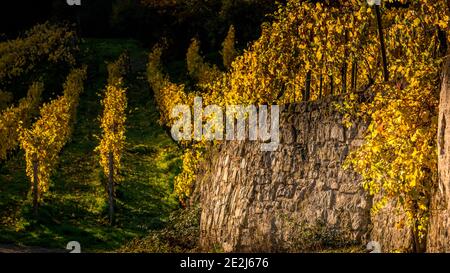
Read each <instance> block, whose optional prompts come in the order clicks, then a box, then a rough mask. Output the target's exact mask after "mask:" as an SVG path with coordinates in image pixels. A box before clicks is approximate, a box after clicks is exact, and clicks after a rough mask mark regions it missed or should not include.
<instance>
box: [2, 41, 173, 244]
mask: <svg viewBox="0 0 450 273" xmlns="http://www.w3.org/2000/svg"><path fill="white" fill-rule="evenodd" d="M125 49H127V50H128V51H129V52H130V56H131V62H132V74H131V75H130V77H129V83H128V87H129V90H128V93H127V96H128V101H129V105H128V111H129V113H128V117H127V118H128V119H127V135H126V137H127V144H126V149H125V150H126V151H125V154H124V157H123V168H122V170H121V172H120V181H119V185H118V186H117V191H116V194H117V215H116V217H117V225H116V226H114V227H110V226H109V225H108V221H107V193H106V191H105V185H106V179H105V177H104V175H103V174H102V171H101V168H100V166H99V164H98V154H97V153H96V152H94V149H95V147H96V146H97V145H98V137H97V136H98V135H99V134H100V128H99V121H98V116H99V115H100V113H101V106H100V99H101V96H102V93H103V87H104V85H105V83H106V77H107V72H106V64H105V61H112V60H114V59H115V58H117V57H118V56H119V55H120V53H122V52H123V51H124V50H125ZM83 51H84V52H85V56H86V57H85V58H84V62H85V63H88V64H89V73H88V74H89V78H88V82H87V86H86V90H85V92H84V94H82V97H81V101H80V106H79V109H78V121H77V123H76V126H75V130H74V134H73V136H72V141H71V142H70V143H69V144H68V145H67V146H66V147H65V149H64V150H63V152H62V154H61V156H60V164H59V166H58V169H57V170H56V172H55V175H54V176H53V178H52V185H51V187H50V191H49V193H48V194H47V195H46V196H45V202H44V204H43V206H42V207H41V208H40V215H39V219H38V220H34V219H33V217H32V213H31V206H30V202H29V201H27V200H30V198H27V195H28V190H29V183H30V182H29V180H28V179H27V177H26V175H25V162H24V155H23V152H21V151H18V152H17V153H15V154H14V155H13V156H12V157H11V158H10V159H9V160H8V161H6V162H3V163H0V181H1V183H0V193H1V194H0V243H3V244H8V243H11V244H23V245H36V246H41V247H48V248H65V246H66V244H67V242H69V241H79V242H80V243H81V246H82V249H83V251H105V250H106V251H111V250H114V249H117V248H119V247H120V246H122V245H123V244H124V243H125V242H127V241H129V240H131V239H132V238H135V237H137V236H143V235H145V234H148V232H149V231H151V230H155V229H159V228H161V227H163V226H164V223H165V222H166V221H167V220H168V217H169V215H170V213H171V212H172V211H173V210H175V209H177V208H178V202H177V199H176V197H175V196H174V195H173V193H172V191H173V184H172V182H173V177H174V176H175V175H176V174H177V172H178V171H179V168H180V164H181V159H180V156H181V151H180V150H179V148H178V147H177V145H176V144H175V143H174V142H173V141H172V140H171V139H170V137H169V136H168V135H167V134H166V132H165V131H164V129H163V128H162V127H160V125H159V124H158V123H157V119H158V112H157V110H156V108H155V103H154V101H153V96H152V93H151V91H150V90H149V88H148V85H147V82H146V80H145V77H144V73H145V63H146V60H147V58H146V52H145V50H144V49H143V48H142V47H141V46H140V45H139V44H138V43H137V42H135V41H132V40H100V39H95V40H94V39H93V40H86V41H84V43H83Z"/></svg>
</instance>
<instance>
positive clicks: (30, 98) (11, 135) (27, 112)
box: [0, 82, 44, 160]
mask: <svg viewBox="0 0 450 273" xmlns="http://www.w3.org/2000/svg"><path fill="white" fill-rule="evenodd" d="M43 90H44V84H43V83H41V82H35V83H33V84H31V85H30V88H29V90H28V95H27V97H26V98H23V99H21V100H20V101H19V103H18V105H17V106H11V107H9V108H7V109H5V110H4V111H3V112H2V114H1V116H0V160H4V159H6V157H7V156H8V152H10V151H12V150H14V149H15V148H17V146H18V145H19V132H18V131H17V129H18V128H19V124H20V125H21V126H22V127H28V126H29V125H30V122H31V118H32V117H33V116H34V115H35V114H36V111H37V109H38V108H39V103H40V101H41V94H42V92H43Z"/></svg>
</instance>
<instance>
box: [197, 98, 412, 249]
mask: <svg viewBox="0 0 450 273" xmlns="http://www.w3.org/2000/svg"><path fill="white" fill-rule="evenodd" d="M339 101H340V98H338V97H331V98H325V99H322V100H318V101H314V102H307V103H301V104H297V105H289V106H286V107H284V108H283V109H282V110H281V114H280V131H281V132H280V133H281V144H280V146H279V147H278V149H277V151H275V152H262V151H261V150H260V143H258V142H251V141H242V142H237V141H231V142H225V143H222V144H221V145H219V146H218V147H215V148H213V150H212V151H211V152H210V153H209V155H208V156H207V160H205V162H204V163H203V165H202V167H201V171H200V173H199V174H198V178H197V181H196V185H195V189H194V195H193V198H192V201H193V202H199V203H200V205H201V208H202V214H201V224H200V229H201V238H200V245H201V247H202V248H203V250H205V251H208V250H212V249H216V250H217V249H220V250H223V251H226V252H230V251H240V252H241V251H242V252H253V251H292V250H293V251H295V250H297V249H298V246H297V245H296V244H298V242H302V241H301V240H300V239H301V238H302V236H304V234H303V233H305V232H304V229H303V228H304V227H315V228H318V227H320V230H322V231H323V232H325V233H327V232H328V233H330V234H333V235H334V237H333V238H335V239H340V240H343V241H346V242H355V243H359V244H364V245H365V244H367V243H368V242H369V241H370V240H373V239H376V240H377V241H378V242H380V244H381V246H382V248H383V249H382V250H383V251H393V250H408V249H410V247H411V236H410V234H409V232H408V229H401V230H398V229H397V228H396V227H395V225H396V222H398V220H399V217H398V216H396V215H398V214H395V209H394V208H393V206H389V207H387V208H386V209H385V210H384V211H383V212H381V213H380V214H379V215H376V216H374V217H371V214H370V208H371V206H372V198H371V197H369V196H368V195H367V194H366V192H365V191H364V190H363V188H362V183H361V177H360V176H359V175H358V174H356V173H355V172H353V171H352V170H344V168H343V163H344V161H345V158H346V156H347V155H348V154H349V152H350V151H352V150H353V149H355V148H357V147H359V146H360V145H361V144H362V143H363V141H364V137H363V136H364V132H365V130H366V128H367V124H366V123H364V122H356V123H354V125H353V126H352V127H351V128H345V127H344V126H343V125H342V115H341V114H340V113H339V112H337V111H336V107H335V106H334V104H335V103H338V102H339ZM375 198H376V197H375ZM303 239H305V238H303ZM306 239H308V238H306ZM300 248H301V246H300Z"/></svg>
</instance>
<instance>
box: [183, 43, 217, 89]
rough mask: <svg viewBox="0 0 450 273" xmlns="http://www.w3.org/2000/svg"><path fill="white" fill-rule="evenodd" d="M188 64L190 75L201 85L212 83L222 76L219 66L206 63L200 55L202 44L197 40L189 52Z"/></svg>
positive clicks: (187, 56) (191, 45) (187, 54)
mask: <svg viewBox="0 0 450 273" xmlns="http://www.w3.org/2000/svg"><path fill="white" fill-rule="evenodd" d="M186 62H187V69H188V72H189V75H190V76H191V77H192V78H193V79H195V80H197V81H198V82H199V83H200V84H202V83H207V82H211V81H213V80H214V79H216V78H217V77H218V76H219V75H220V70H219V69H218V68H217V66H215V65H210V64H208V63H206V62H205V60H204V59H203V57H202V56H201V55H200V42H199V41H198V40H197V39H195V38H194V39H192V40H191V44H190V46H189V48H188V50H187V53H186Z"/></svg>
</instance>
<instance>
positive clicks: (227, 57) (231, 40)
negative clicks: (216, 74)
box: [221, 25, 238, 69]
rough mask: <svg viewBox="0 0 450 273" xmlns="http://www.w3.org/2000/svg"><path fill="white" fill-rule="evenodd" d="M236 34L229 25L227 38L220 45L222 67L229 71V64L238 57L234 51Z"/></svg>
mask: <svg viewBox="0 0 450 273" xmlns="http://www.w3.org/2000/svg"><path fill="white" fill-rule="evenodd" d="M235 36H236V34H235V30H234V26H233V25H231V26H230V28H229V29H228V33H227V37H225V40H224V41H223V43H222V52H221V53H222V59H223V65H224V66H225V68H227V69H229V68H230V67H231V63H233V61H234V59H236V57H237V56H238V52H237V50H236V47H235V44H236V37H235Z"/></svg>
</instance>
